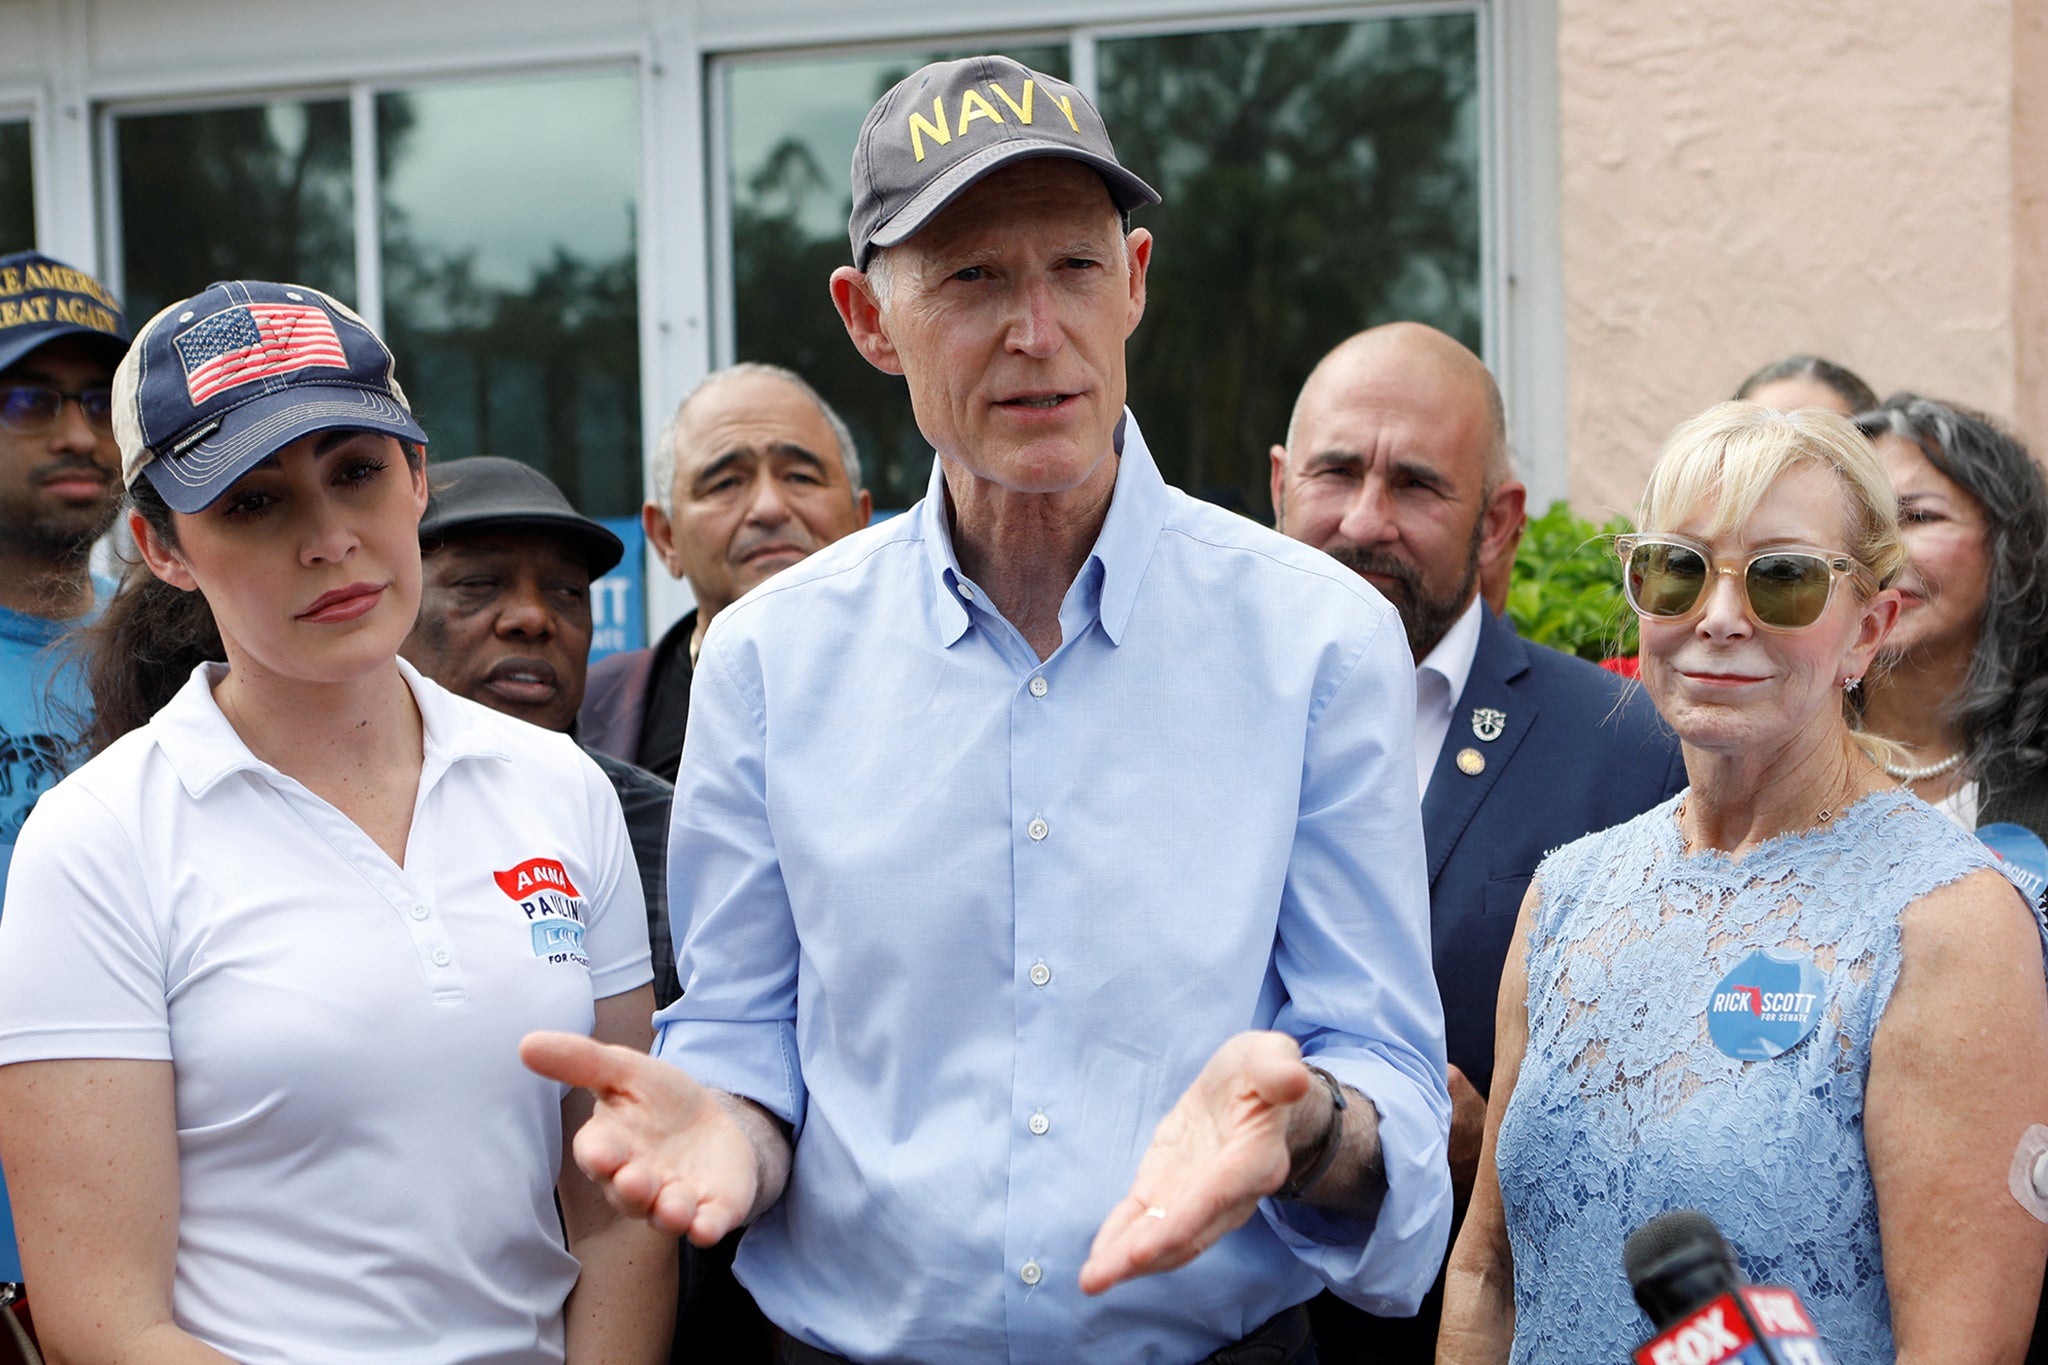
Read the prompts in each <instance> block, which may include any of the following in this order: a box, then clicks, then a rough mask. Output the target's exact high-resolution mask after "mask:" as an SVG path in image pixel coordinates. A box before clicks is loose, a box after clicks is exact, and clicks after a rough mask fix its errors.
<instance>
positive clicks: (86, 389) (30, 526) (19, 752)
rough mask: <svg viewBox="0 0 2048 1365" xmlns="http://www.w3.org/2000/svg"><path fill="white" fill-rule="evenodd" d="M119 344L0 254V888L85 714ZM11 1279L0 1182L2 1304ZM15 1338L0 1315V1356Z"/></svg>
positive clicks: (14, 1281)
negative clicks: (84, 633)
mask: <svg viewBox="0 0 2048 1365" xmlns="http://www.w3.org/2000/svg"><path fill="white" fill-rule="evenodd" d="M127 349H128V329H127V326H126V324H124V323H123V322H122V320H121V310H120V306H119V305H118V304H116V303H115V302H114V298H113V295H111V294H109V293H108V292H107V291H106V288H105V287H104V286H103V285H101V284H100V282H99V281H98V280H95V279H93V278H92V277H91V276H90V275H87V274H85V273H84V272H83V271H79V270H74V269H72V268H71V267H70V266H67V265H62V264H60V263H58V262H56V261H53V260H51V259H50V258H49V257H47V256H40V255H37V254H36V253H34V252H19V253H16V254H15V255H11V256H0V890H5V888H6V885H7V864H8V862H9V861H10V860H11V859H12V858H13V856H14V840H15V836H16V835H18V834H20V833H21V825H22V821H24V820H26V819H28V813H29V810H30V808H31V807H33V806H34V805H35V803H36V798H37V797H38V796H40V795H42V794H43V792H44V791H46V790H48V789H49V788H50V787H52V786H55V785H56V782H57V779H58V778H60V777H62V776H63V775H64V772H65V769H66V768H67V767H68V766H69V764H70V762H71V759H72V754H71V746H72V742H73V741H74V740H75V739H76V738H77V736H78V732H79V728H80V727H81V726H82V725H83V723H84V720H85V709H86V696H85V687H84V683H83V680H82V679H81V678H80V676H79V674H78V671H77V669H76V668H75V667H73V666H71V665H70V664H69V663H68V661H67V660H66V659H65V657H64V655H63V653H62V652H61V649H60V648H58V647H57V642H58V639H59V637H61V636H62V635H63V634H64V633H65V632H67V631H69V630H70V629H72V628H73V627H74V626H77V625H78V624H79V623H80V622H82V621H83V620H85V619H86V618H87V617H89V616H91V615H92V613H93V612H94V611H95V610H96V609H97V607H98V604H99V596H100V594H99V593H98V591H97V590H96V589H95V587H94V584H93V580H92V574H91V571H90V564H91V559H92V547H93V543H94V542H95V541H97V540H98V539H99V538H100V537H101V536H102V535H104V534H106V530H107V528H108V527H109V526H111V525H113V522H114V513H115V511H116V510H117V509H118V508H119V507H120V504H121V478H120V474H121V452H120V451H119V449H117V448H116V447H115V445H114V420H113V412H114V407H113V396H112V394H111V393H110V391H109V385H111V384H112V383H113V378H114V367H115V366H116V365H118V364H119V363H120V361H121V356H122V355H123V354H124V353H125V352H126V351H127ZM20 1280H21V1260H20V1257H19V1256H18V1255H17V1253H16V1251H15V1247H14V1220H13V1217H12V1215H11V1214H10V1213H9V1212H8V1208H7V1198H6V1192H5V1190H4V1188H0V1305H6V1304H10V1303H12V1302H13V1301H14V1300H15V1299H16V1297H17V1296H18V1294H19V1282H20ZM14 1341H15V1337H14V1325H13V1324H12V1323H11V1322H10V1321H6V1320H0V1362H4V1361H7V1360H11V1359H13V1358H14V1357H13V1356H12V1355H11V1354H10V1352H11V1351H13V1350H15V1349H17V1348H16V1346H15V1345H14Z"/></svg>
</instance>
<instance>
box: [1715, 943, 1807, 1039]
mask: <svg viewBox="0 0 2048 1365" xmlns="http://www.w3.org/2000/svg"><path fill="white" fill-rule="evenodd" d="M1826 986H1827V978H1826V977H1825V976H1823V975H1821V971H1820V968H1818V967H1816V966H1814V965H1813V959H1812V958H1809V957H1802V956H1800V955H1799V954H1798V953H1784V952H1779V951H1778V950H1777V949H1775V948H1759V949H1758V950H1757V951H1755V952H1753V953H1751V954H1750V955H1749V956H1748V957H1746V958H1744V959H1742V962H1741V965H1739V966H1738V967H1736V969H1735V970H1734V971H1732V972H1730V973H1728V975H1726V976H1724V977H1722V978H1721V984H1720V985H1718V986H1716V987H1714V994H1713V998H1712V999H1711V1000H1710V1001H1709V1003H1708V1005H1707V1033H1708V1035H1709V1036H1711V1037H1712V1038H1713V1040H1714V1046H1715V1047H1718V1048H1720V1049H1721V1051H1723V1052H1725V1053H1727V1054H1728V1055H1729V1056H1730V1057H1735V1058H1738V1059H1740V1060H1742V1061H1746V1062H1747V1061H1768V1060H1770V1059H1771V1058H1773V1057H1775V1056H1777V1055H1778V1054H1779V1053H1781V1052H1785V1051H1788V1050H1789V1049H1791V1048H1793V1047H1796V1046H1798V1045H1799V1043H1800V1042H1801V1041H1802V1040H1804V1039H1805V1037H1806V1035H1807V1034H1809V1033H1811V1032H1813V1026H1814V1025H1815V1024H1816V1023H1818V1022H1819V1020H1820V1006H1821V999H1822V996H1823V994H1824V991H1825V988H1826Z"/></svg>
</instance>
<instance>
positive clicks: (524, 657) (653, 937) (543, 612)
mask: <svg viewBox="0 0 2048 1365" xmlns="http://www.w3.org/2000/svg"><path fill="white" fill-rule="evenodd" d="M427 483H428V486H429V488H430V490H431V492H430V498H429V501H428V503H427V513H426V515H425V516H424V517H422V518H420V551H421V561H422V570H423V572H422V579H423V582H422V586H421V592H420V619H419V621H418V623H417V624H415V625H414V626H413V628H412V634H411V635H409V636H407V637H406V641H405V645H404V648H403V649H402V650H401V651H400V652H401V653H403V654H404V655H405V657H406V658H407V659H408V660H410V661H411V662H412V665H413V667H415V668H417V669H419V671H420V672H422V673H424V674H426V675H427V676H428V677H430V678H432V679H433V680H434V681H435V682H437V683H439V684H441V686H443V687H445V688H447V689H448V690H449V691H450V692H453V693H455V694H456V695H457V696H459V697H468V698H469V699H470V700H471V701H475V702H481V703H482V704H483V705H485V706H488V707H490V708H491V709H492V710H494V711H503V712H504V713H505V714H506V715H508V716H517V717H518V718H519V719H521V720H524V721H530V722H532V723H533V724H535V725H538V726H540V727H541V728H542V729H545V730H560V731H563V732H565V733H566V732H570V731H572V730H573V728H574V722H575V720H576V708H577V707H578V706H579V705H581V704H582V701H583V681H584V676H585V671H586V669H587V668H588V666H589V662H590V635H591V625H590V584H591V581H592V580H593V579H596V578H599V577H601V576H603V575H604V574H606V573H608V572H610V571H611V569H612V568H614V567H615V566H616V565H617V564H618V562H619V560H620V558H621V557H623V556H624V554H625V552H626V548H625V546H624V545H623V544H622V543H621V542H620V540H619V538H618V537H617V536H615V535H613V534H612V533H611V532H610V531H608V530H606V529H605V528H604V527H603V526H601V525H599V524H598V523H597V522H595V521H592V520H591V519H590V518H589V517H586V516H584V515H583V514H582V513H581V512H578V511H577V510H576V509H575V508H574V507H572V506H570V505H569V500H568V499H567V498H565V497H563V496H562V490H561V489H559V488H557V487H555V485H554V484H553V483H551V482H549V480H548V477H547V475H545V474H542V473H541V472H540V471H539V470H537V469H534V468H532V467H531V466H529V465H524V464H521V463H519V461H517V460H507V459H501V458H499V457H497V456H495V455H474V456H471V457H469V458H467V459H461V460H449V461H447V462H445V463H441V464H435V465H433V466H430V467H429V468H428V470H427ZM584 752H586V753H588V754H589V755H590V757H591V758H592V760H594V761H595V762H596V764H597V766H598V767H599V768H601V769H602V770H603V771H604V775H605V776H606V777H608V778H610V779H611V782H612V786H613V787H614V788H615V789H616V790H617V791H618V794H619V805H620V806H621V807H622V808H623V809H624V811H625V813H626V831H627V834H628V836H629V837H630V838H631V840H632V843H633V860H634V862H636V863H637V864H638V865H639V868H640V889H641V891H642V892H643V893H644V895H645V897H646V900H647V929H648V935H649V941H650V942H651V944H652V946H653V950H654V996H655V1002H656V1003H657V1004H658V1005H661V1006H667V1005H668V1004H669V1003H670V1002H671V1001H673V1000H674V999H675V998H676V996H677V995H678V994H679V993H680V992H679V991H678V989H677V986H676V959H675V953H674V951H673V950H672V948H671V947H670V940H669V929H668V895H667V876H666V872H665V864H666V858H667V848H668V811H669V802H670V798H671V796H672V795H673V792H672V789H671V788H670V787H669V784H668V783H666V782H664V781H662V780H661V779H660V778H658V777H656V776H655V775H654V774H652V773H650V772H646V771H643V770H642V769H639V768H636V767H634V766H633V765H632V764H630V763H622V762H620V761H619V760H618V759H616V758H613V757H611V756H610V755H608V754H601V753H598V752H597V751H595V750H593V749H590V748H588V747H587V746H586V748H585V750H584Z"/></svg>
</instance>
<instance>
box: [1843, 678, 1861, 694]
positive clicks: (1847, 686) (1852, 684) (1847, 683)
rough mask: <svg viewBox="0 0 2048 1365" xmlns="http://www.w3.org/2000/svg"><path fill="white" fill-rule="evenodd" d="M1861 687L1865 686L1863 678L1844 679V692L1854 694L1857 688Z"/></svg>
mask: <svg viewBox="0 0 2048 1365" xmlns="http://www.w3.org/2000/svg"><path fill="white" fill-rule="evenodd" d="M1861 686H1863V679H1861V678H1844V679H1842V690H1843V691H1844V692H1854V691H1855V690H1856V689H1857V688H1859V687H1861Z"/></svg>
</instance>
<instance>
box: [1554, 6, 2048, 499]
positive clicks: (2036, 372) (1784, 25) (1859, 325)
mask: <svg viewBox="0 0 2048 1365" xmlns="http://www.w3.org/2000/svg"><path fill="white" fill-rule="evenodd" d="M1558 61H1559V77H1560V81H1559V115H1560V138H1561V153H1562V162H1563V183H1562V186H1561V194H1562V201H1561V219H1562V232H1563V246H1564V289H1565V299H1566V316H1565V328H1566V338H1567V347H1568V373H1569V381H1568V382H1569V407H1568V421H1569V434H1570V441H1571V454H1570V460H1571V473H1572V493H1573V500H1574V502H1575V503H1576V504H1577V505H1578V507H1579V509H1580V510H1581V511H1582V512H1586V513H1600V514H1603V515H1604V514H1605V513H1606V512H1607V511H1609V510H1620V509H1626V508H1628V507H1630V506H1631V505H1632V504H1633V502H1634V500H1635V497H1636V495H1637V493H1638V492H1639V491H1640V489H1641V486H1642V479H1643V475H1644V472H1645V471H1646V470H1647V468H1648V465H1649V461H1650V459H1651V458H1652V457H1653V456H1654V454H1655V452H1656V449H1657V446H1658V444H1659V442H1660V441H1661V439H1662V438H1663V436H1664V434H1665V433H1666V432H1667V431H1668V430H1669V429H1670V427H1671V426H1672V425H1673V424H1674V423H1676V422H1677V421H1679V420H1680V419H1682V418H1684V417H1686V416H1688V415H1690V414H1691V413H1693V412H1695V411H1697V410H1698V409H1700V408H1702V407H1704V406H1706V405H1707V404H1709V403H1711V402H1714V401H1715V400H1717V399H1721V398H1725V397H1727V396H1728V395H1729V393H1730V392H1732V391H1733V389H1734V387H1735V385H1736V384H1737V383H1738V382H1739V381H1740V380H1741V379H1742V377H1743V376H1744V375H1745V374H1747V373H1748V372H1749V371H1750V370H1752V369H1754V368H1756V367H1757V366H1758V365H1760V364H1762V363H1764V362H1765V361H1768V360H1771V359H1774V358H1776V357H1777V356H1779V355H1782V354H1785V353H1787V352H1790V351H1815V352H1818V353H1820V354H1822V355H1826V356H1829V357H1831V358H1833V359H1836V360H1839V361H1841V362H1842V363H1844V364H1846V365H1848V366H1849V367H1850V368H1852V369H1854V370H1856V371H1858V372H1859V373H1861V374H1862V375H1863V377H1864V378H1865V379H1867V380H1868V381H1869V382H1870V383H1871V385H1872V386H1873V387H1874V388H1876V389H1877V390H1878V392H1879V393H1880V394H1883V393H1885V392H1887V391H1889V390H1892V389H1896V388H1908V387H1910V388H1916V389H1919V390H1921V391H1923V392H1927V393H1930V394H1935V395H1939V396H1943V397H1948V398H1953V399H1957V400H1959V401H1963V402H1967V403H1971V404H1974V405H1977V406H1980V407H1984V408H1988V409H1989V410H1991V411H1993V412H1995V413H1998V414H2001V415H2003V416H2006V417H2008V418H2010V419H2014V420H2016V421H2017V422H2018V423H2019V425H2020V427H2021V430H2022V433H2023V434H2024V435H2026V436H2027V437H2029V439H2030V440H2031V441H2033V443H2034V444H2036V445H2037V447H2038V446H2039V444H2040V441H2039V438H2040V437H2042V436H2044V435H2048V428H2044V426H2043V418H2044V416H2048V414H2044V412H2043V411H2042V406H2043V404H2042V398H2041V394H2040V388H2041V384H2040V380H2041V377H2042V375H2043V370H2044V363H2048V326H2044V321H2043V319H2044V313H2048V107H2044V105H2048V90H2044V89H2043V88H2042V85H2043V81H2044V79H2048V0H1803V2H1802V3H1800V4H1796V5H1787V4H1784V3H1783V2H1782V0H1627V2H1626V3H1616V0H1559V13H1558ZM2016 71H2019V72H2022V73H2026V72H2031V73H2033V75H2032V78H2031V79H2020V80H2016V79H2015V73H2016ZM2016 88H2017V98H2016Z"/></svg>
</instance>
